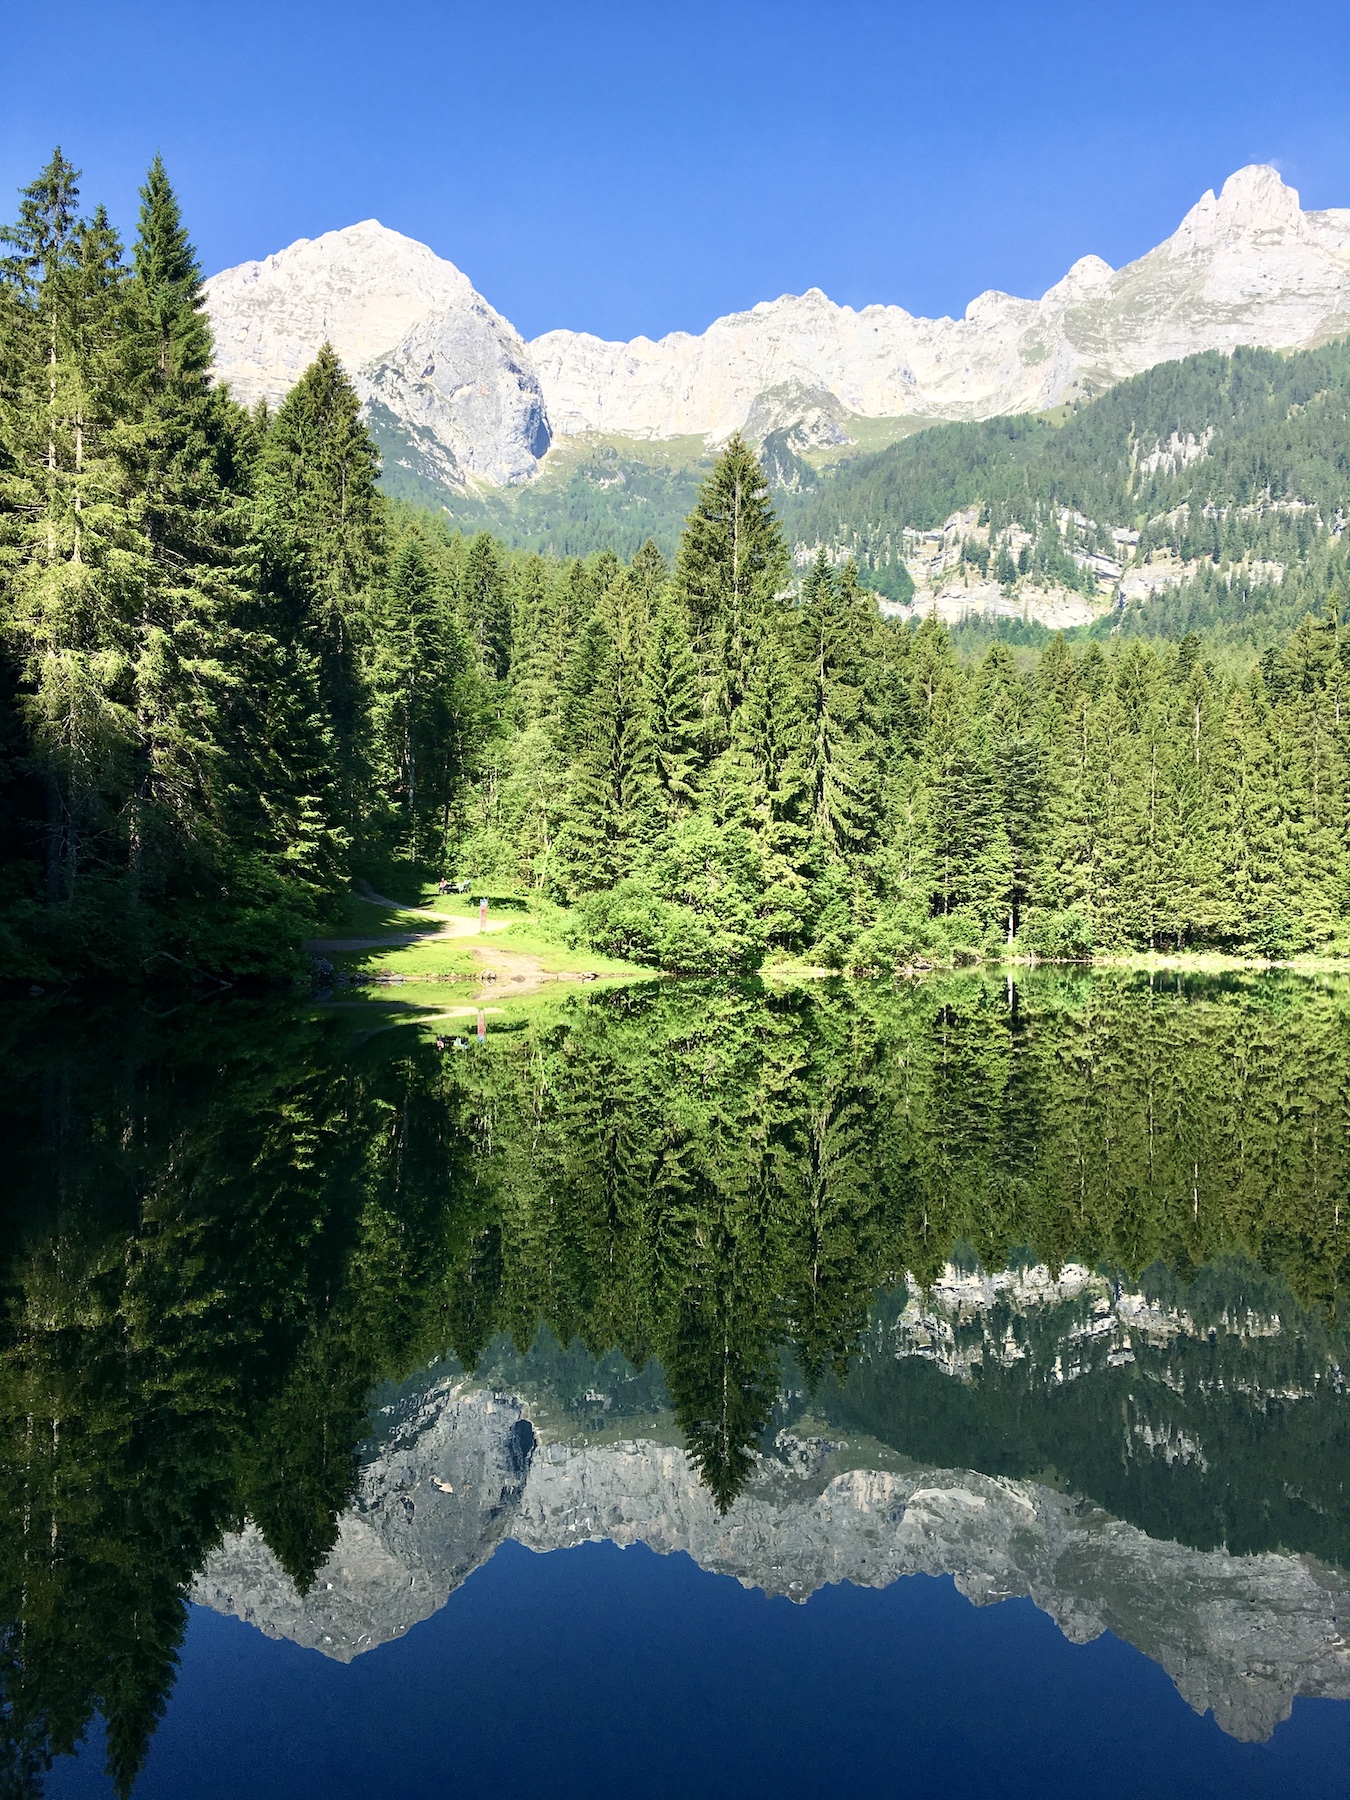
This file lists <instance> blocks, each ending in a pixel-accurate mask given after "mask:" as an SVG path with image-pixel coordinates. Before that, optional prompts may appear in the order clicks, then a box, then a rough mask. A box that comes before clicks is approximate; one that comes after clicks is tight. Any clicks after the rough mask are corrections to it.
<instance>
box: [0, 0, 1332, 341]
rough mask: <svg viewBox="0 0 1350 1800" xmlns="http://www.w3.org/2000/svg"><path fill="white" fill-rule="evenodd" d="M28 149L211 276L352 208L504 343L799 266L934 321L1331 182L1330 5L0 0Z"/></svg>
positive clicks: (618, 329) (686, 319)
mask: <svg viewBox="0 0 1350 1800" xmlns="http://www.w3.org/2000/svg"><path fill="white" fill-rule="evenodd" d="M57 141H59V142H60V143H61V145H62V147H63V148H64V149H65V151H66V153H67V154H68V155H69V156H70V157H71V158H72V159H73V160H74V161H75V162H76V163H77V164H79V165H80V166H81V167H82V168H83V169H84V171H85V180H84V192H85V196H86V198H87V199H88V200H89V201H91V202H92V201H95V200H103V201H105V202H106V203H107V205H108V207H109V209H110V211H111V212H112V213H113V216H114V218H115V219H117V220H118V222H119V223H121V224H122V225H123V226H124V228H125V227H126V226H129V225H130V224H131V223H132V221H133V220H134V216H135V188H136V186H137V185H138V183H139V181H140V179H141V178H142V174H143V171H144V168H145V165H146V163H147V162H148V161H149V159H150V157H151V155H152V154H153V153H154V151H155V150H156V149H157V148H158V149H161V150H162V151H163V153H164V157H165V160H166V162H167V164H168V167H169V172H170V175H171V177H172V178H173V180H174V182H175V184H176V185H177V187H178V189H179V192H180V195H181V198H182V200H183V202H184V205H185V208H186V211H187V215H188V221H189V224H190V226H191V228H192V231H193V234H194V236H195V239H196V242H197V244H198V246H199V248H200V250H201V253H202V257H203V260H204V262H205V264H206V266H207V269H208V270H209V271H214V270H216V269H219V268H223V267H226V266H228V265H229V264H231V263H235V262H239V261H242V260H243V259H245V258H249V257H256V256H263V255H266V254H267V253H268V252H269V251H271V250H275V249H279V248H281V246H283V245H285V244H288V243H290V242H292V241H293V240H294V239H295V238H297V237H313V236H316V235H317V234H318V233H319V232H322V231H327V230H330V229H332V228H333V227H335V226H341V225H347V224H350V223H352V222H353V221H355V220H357V219H364V218H370V217H372V216H373V217H376V218H379V219H381V220H383V221H384V223H385V224H386V225H390V226H393V227H395V228H396V229H397V230H399V231H404V232H407V233H408V234H409V235H410V236H412V237H417V238H420V239H422V240H423V241H424V242H426V243H428V244H430V245H431V246H432V248H433V249H435V250H436V251H438V252H439V253H440V254H441V255H443V256H447V257H449V258H450V259H451V260H452V261H453V262H455V263H457V264H458V265H459V266H460V267H461V268H462V269H463V270H464V271H465V272H466V273H467V274H468V275H469V276H470V278H471V279H472V280H473V282H474V283H475V285H476V286H477V287H478V288H479V290H480V291H481V292H482V293H483V294H485V295H486V296H487V298H488V299H489V300H490V301H491V302H492V304H493V305H494V306H496V307H497V308H498V309H499V310H500V311H501V312H503V313H505V314H506V315H507V317H508V318H510V319H511V320H512V321H513V322H514V323H515V324H516V325H517V326H519V327H520V329H521V330H522V331H524V332H525V333H526V335H527V336H530V335H533V334H535V333H536V332H539V331H543V330H546V329H548V328H549V327H550V326H555V325H567V326H571V327H573V328H576V329H583V330H589V331H596V332H599V333H601V334H602V335H604V336H609V337H628V336H632V335H634V334H636V333H637V332H646V333H648V334H649V335H652V336H657V335H659V334H660V333H662V332H665V331H670V330H674V329H686V330H701V329H702V328H703V327H704V326H705V325H707V324H708V322H709V321H710V320H711V319H713V318H714V317H716V316H717V315H718V314H719V313H724V312H728V311H731V310H733V309H735V308H739V307H744V306H749V305H752V304H753V303H754V302H755V301H756V300H762V299H768V298H772V297H773V296H775V295H777V294H780V293H785V292H800V291H802V290H803V289H804V288H807V287H811V286H818V287H823V288H824V289H825V291H826V292H827V293H828V294H829V295H830V296H831V297H832V298H833V299H835V300H839V301H846V302H848V303H850V304H852V305H855V306H861V305H865V304H867V303H868V302H869V301H876V300H880V301H891V302H898V303H899V304H900V305H902V306H906V307H908V308H909V309H910V310H911V311H913V312H922V313H942V312H955V313H959V312H960V311H962V310H963V309H964V307H965V304H966V302H967V301H968V300H969V299H970V298H971V297H972V296H973V295H975V294H976V293H978V292H980V291H981V290H982V289H984V288H988V287H999V288H1003V289H1006V290H1007V291H1009V292H1013V293H1020V294H1031V295H1036V294H1040V293H1041V292H1043V291H1044V289H1045V288H1046V287H1048V286H1049V285H1050V284H1051V283H1052V282H1053V281H1056V280H1058V278H1059V277H1060V276H1061V275H1062V274H1063V273H1064V271H1065V269H1066V268H1067V267H1068V266H1069V264H1070V263H1071V262H1072V261H1074V259H1075V258H1076V257H1078V256H1080V255H1082V254H1084V253H1086V252H1088V251H1095V252H1096V253H1097V254H1098V255H1101V256H1104V257H1106V258H1107V260H1108V261H1109V262H1111V263H1113V264H1116V265H1119V264H1120V263H1122V262H1125V261H1127V260H1129V258H1131V257H1132V256H1137V255H1139V254H1140V253H1141V252H1142V251H1144V250H1145V249H1147V248H1148V247H1149V246H1150V245H1151V244H1153V243H1155V242H1156V241H1157V240H1158V239H1159V238H1160V237H1163V236H1165V235H1166V234H1167V233H1168V232H1170V231H1171V230H1172V229H1173V228H1174V227H1175V225H1176V224H1177V222H1178V220H1179V219H1180V218H1181V215H1182V214H1183V212H1184V211H1185V210H1186V208H1187V207H1188V206H1189V205H1190V204H1191V203H1192V202H1193V201H1194V200H1195V199H1196V198H1198V196H1199V195H1200V194H1201V193H1202V192H1203V191H1204V189H1205V188H1207V187H1211V186H1217V185H1219V184H1220V183H1221V182H1222V181H1223V179H1224V177H1225V176H1226V175H1228V174H1229V173H1231V171H1232V170H1233V169H1235V168H1238V167H1240V166H1241V165H1242V164H1243V163H1247V162H1256V161H1261V162H1274V163H1276V164H1277V166H1278V167H1279V168H1280V169H1281V170H1282V172H1283V173H1284V175H1285V178H1286V180H1288V181H1291V182H1293V184H1294V185H1295V186H1296V187H1298V188H1299V189H1300V191H1301V193H1302V196H1303V203H1304V205H1305V206H1336V205H1341V206H1350V4H1347V0H1339V3H1338V4H1328V3H1326V0H1306V3H1305V0H1287V3H1285V4H1268V3H1262V4H1253V3H1251V0H1224V3H1217V0H1196V3H1193V4H1188V3H1187V0H1178V3H1173V4H1158V3H1156V0H1142V3H1136V4H1131V5H1128V6H1126V5H1120V4H1116V3H1114V0H1101V3H1098V4H1093V0H1079V3H1077V4H1067V3H1062V0H1022V3H1021V4H1016V5H1012V4H993V3H990V0H985V3H979V0H974V3H966V4H962V3H961V0H947V3H946V4H943V3H942V0H925V3H923V4H913V3H911V0H902V3H895V4H874V3H867V0H833V3H829V4H827V3H825V0H813V3H810V4H798V3H794V0H772V3H763V4H761V3H760V0H715V3H710V4H709V3H705V0H625V3H623V4H610V3H608V0H595V3H591V4H583V3H572V0H551V3H546V4H538V3H535V0H515V3H507V0H480V3H478V4H458V3H454V0H440V3H439V4H438V3H435V0H383V3H382V4H371V3H368V4H365V5H359V4H351V3H349V0H322V3H316V0H175V3H174V4H170V3H168V0H139V3H135V0H63V3H62V4H61V5H59V6H57V5H52V4H48V5H45V6H40V5H36V4H33V0H27V3H26V4H23V5H22V6H21V5H20V4H19V0H0V189H3V190H4V193H3V194H0V205H2V206H3V207H4V208H5V210H6V211H7V212H10V213H12V211H13V207H14V200H13V194H14V190H15V188H17V186H18V185H19V184H20V183H21V182H24V181H26V180H29V179H31V177H32V174H33V173H34V172H35V171H36V169H37V168H38V167H39V166H40V164H41V163H42V162H43V161H44V160H45V159H46V156H47V154H48V153H49V151H50V149H51V146H52V145H53V143H55V142H57Z"/></svg>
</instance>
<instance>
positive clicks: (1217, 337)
mask: <svg viewBox="0 0 1350 1800" xmlns="http://www.w3.org/2000/svg"><path fill="white" fill-rule="evenodd" d="M207 303H208V308H209V311H210V315H211V320H212V324H213V326H214V328H215V333H216V347H217V367H218V370H219V373H220V374H221V375H222V376H223V377H224V378H226V379H228V381H229V382H230V384H231V386H232V387H233V389H234V391H235V392H236V393H237V394H238V395H239V397H240V398H241V399H243V400H246V401H249V402H251V401H254V400H256V399H258V398H260V397H264V396H265V397H266V398H267V399H269V400H272V401H276V400H278V399H280V397H281V396H282V395H283V394H284V393H285V391H286V389H287V388H288V387H289V386H290V385H291V383H292V382H294V380H295V379H296V377H297V376H298V375H299V374H300V372H301V370H302V369H303V368H304V366H305V365H306V364H307V363H308V362H309V360H310V359H311V358H312V356H313V355H314V352H315V351H316V350H317V349H318V347H319V345H320V344H321V343H322V342H323V340H324V339H325V338H329V339H331V341H332V343H333V345H334V347H335V348H336V349H337V351H338V353H339V355H340V356H341V357H342V358H343V360H344V362H345V363H346V364H347V366H348V368H349V369H350V371H351V372H352V374H353V376H354V378H355V380H356V383H357V386H358V388H359V389H360V391H361V394H362V397H363V399H365V400H366V401H367V402H368V404H369V407H370V411H371V416H372V419H373V420H374V421H375V422H376V424H377V427H378V429H379V433H380V436H381V440H382V442H383V443H384V444H385V446H386V454H387V455H392V456H394V457H395V459H396V460H399V461H401V462H404V463H406V464H407V466H408V467H409V468H410V469H416V471H417V472H418V474H419V475H421V476H422V477H424V478H429V479H431V480H432V481H440V482H444V483H449V484H451V485H457V484H463V483H465V482H474V481H479V482H485V483H488V484H496V485H504V484H510V483H515V482H519V481H521V480H523V479H525V478H526V477H528V476H529V475H531V474H533V473H534V472H535V471H536V470H537V469H538V467H539V465H540V461H541V459H542V458H543V457H544V455H545V453H546V452H547V450H548V448H549V445H550V443H551V442H552V440H553V437H554V435H555V434H558V435H563V436H566V435H569V434H570V435H576V434H585V433H609V434H616V435H618V436H621V437H627V438H640V439H660V438H674V437H681V436H685V435H688V434H699V435H702V436H703V437H704V438H705V439H707V440H708V442H709V443H716V442H718V441H719V440H721V439H724V438H725V437H726V436H727V435H728V434H729V433H730V432H732V431H733V430H736V429H738V428H742V427H748V428H749V429H750V430H751V431H752V432H753V433H755V434H756V435H757V437H758V436H763V435H765V434H767V433H770V432H773V431H775V430H784V431H789V432H790V433H794V434H795V435H793V438H792V444H793V447H794V448H799V447H800V446H801V445H822V444H826V445H828V444H838V443H840V442H843V441H846V440H847V437H848V422H849V419H850V417H854V418H857V417H869V418H915V419H971V418H988V417H992V416H994V415H996V414H1001V413H1009V412H1019V411H1023V410H1028V409H1031V410H1035V409H1039V408H1044V407H1049V406H1053V405H1055V404H1057V403H1058V402H1059V401H1061V400H1064V399H1066V398H1068V397H1071V396H1074V395H1078V394H1085V393H1092V392H1099V391H1101V389H1103V388H1105V387H1107V386H1109V385H1110V384H1111V383H1113V382H1116V381H1119V380H1121V379H1122V378H1124V377H1126V376H1129V375H1133V374H1137V373H1139V372H1140V371H1142V370H1144V369H1147V368H1151V367H1152V366H1153V365H1154V364H1155V363H1159V362H1165V361H1168V360H1170V359H1171V358H1174V357H1180V356H1186V355H1189V354H1190V353H1191V352H1193V351H1197V350H1207V349H1218V350H1231V349H1232V348H1233V347H1235V346H1236V345H1238V344H1256V345H1266V346H1271V347H1275V348H1293V347H1298V346H1305V345H1313V344H1317V343H1321V342H1324V341H1326V340H1327V339H1328V338H1330V337H1333V336H1336V335H1338V334H1341V333H1344V332H1347V331H1350V210H1344V209H1343V210H1335V211H1327V212H1306V213H1305V212H1303V211H1302V210H1301V209H1300V207H1299V201H1298V195H1297V194H1296V193H1295V191H1294V190H1293V189H1292V188H1290V187H1288V186H1286V185H1285V183H1284V182H1283V181H1282V180H1281V179H1280V177H1279V175H1278V174H1277V173H1276V172H1275V171H1274V170H1273V169H1270V168H1265V167H1260V166H1254V167H1251V168H1246V169H1241V170H1239V171H1238V172H1237V173H1236V174H1235V175H1232V176H1231V177H1230V178H1229V179H1228V181H1227V182H1226V183H1225V184H1224V187H1223V190H1222V192H1221V193H1220V194H1218V195H1215V194H1214V193H1212V192H1211V193H1207V194H1206V195H1205V196H1204V197H1203V198H1202V199H1201V200H1200V201H1199V202H1198V203H1197V204H1196V205H1195V206H1194V207H1193V208H1192V209H1191V211H1190V212H1189V213H1188V214H1187V215H1186V217H1185V219H1183V221H1182V223H1181V225H1180V227H1179V228H1178V229H1177V231H1176V232H1175V233H1174V234H1173V235H1172V236H1171V237H1170V238H1168V239H1167V241H1166V242H1165V243H1163V244H1161V245H1159V246H1158V248H1157V249H1155V250H1151V251H1150V252H1149V253H1148V254H1147V255H1146V256H1143V257H1141V258H1140V259H1139V260H1138V261H1137V262H1133V263H1130V264H1128V265H1127V266H1126V267H1125V268H1122V269H1119V270H1112V269H1111V268H1110V267H1109V266H1108V265H1107V264H1106V263H1105V262H1103V261H1102V260H1101V258H1100V257H1095V256H1085V257H1083V258H1082V259H1081V260H1080V261H1079V262H1077V263H1075V264H1074V266H1073V268H1072V269H1070V270H1069V272H1068V274H1067V275H1066V276H1065V277H1064V278H1063V280H1062V281H1059V282H1057V283H1056V285H1055V286H1054V287H1052V288H1051V289H1050V290H1049V292H1048V293H1046V294H1044V295H1042V297H1041V298H1040V299H1039V300H1024V299H1017V298H1015V297H1013V296H1011V295H1008V294H1002V293H987V294H981V295H980V296H979V297H978V298H977V299H975V300H972V301H971V303H970V305H969V306H968V307H967V308H966V312H965V316H964V317H963V318H961V319H945V318H944V319H923V318H917V317H915V316H913V315H912V314H910V313H908V312H906V311H905V310H904V309H903V307H899V306H867V307H864V308H863V309H862V310H861V311H855V310H854V309H853V308H851V307H847V306H837V305H835V303H834V302H833V301H831V300H830V299H828V298H827V297H826V295H825V294H824V293H822V292H821V290H820V289H819V288H812V289H810V290H809V291H808V292H807V293H805V294H801V295H791V294H789V295H784V296H783V297H782V298H780V299H777V300H770V301H765V302H762V303H761V304H760V305H758V306H755V307H753V308H752V309H751V310H750V311H749V312H744V313H734V314H731V315H729V316H728V317H726V318H722V319H718V320H716V321H715V322H714V323H713V324H712V325H710V326H709V327H708V329H707V330H706V331H704V332H702V333H701V334H699V335H693V334H690V333H688V332H674V333H672V334H671V335H670V336H668V337H664V338H661V339H660V340H659V341H656V342H653V341H652V340H650V339H648V338H644V337H638V338H634V339H633V340H632V341H631V342H629V343H609V342H606V341H604V340H602V339H600V338H596V337H592V336H590V335H589V334H587V333H585V332H574V331H550V332H546V333H545V334H544V335H543V336H542V337H538V338H536V339H534V341H533V342H532V343H530V344H528V345H527V344H525V343H524V342H523V341H522V340H521V338H520V336H519V335H518V334H517V333H516V331H515V330H514V329H513V328H512V326H511V325H509V324H508V323H507V321H506V320H505V319H503V318H501V317H500V316H499V315H498V314H497V313H496V312H494V311H493V309H492V308H491V307H490V306H489V305H488V303H487V302H486V301H485V300H484V299H483V298H482V297H481V296H480V295H479V294H477V293H476V292H475V291H474V289H473V287H472V286H471V284H470V283H469V281H468V279H467V277H466V276H464V275H463V274H461V273H460V271H459V270H458V269H457V268H455V267H454V265H453V264H451V263H448V262H445V261H443V260H442V259H441V258H439V257H437V256H436V255H435V254H434V253H433V252H432V251H430V250H429V249H427V248H426V246H425V245H422V244H418V243H415V242H414V241H413V240H412V239H410V238H406V237H401V236H400V235H399V234H398V233H397V232H394V231H389V230H387V229H386V228H385V227H384V226H382V225H379V224H377V223H376V222H375V221H374V220H367V221H366V222H365V223H364V224H361V225H353V226H350V227H348V228H347V229H346V230H343V231H333V232H328V233H326V234H325V235H324V236H323V237H320V238H316V239H314V240H312V241H310V240H307V239H301V240H300V242H298V243H296V244H292V245H291V246H290V248H289V249H286V250H282V251H280V252H278V253H277V254H276V255H274V256H269V257H267V258H266V259H264V260H263V261H262V262H257V263H245V264H242V265H241V266H240V267H238V268H235V269H227V270H226V271H224V273H222V274H220V275H217V276H215V277H214V278H213V279H212V280H211V281H210V282H209V283H208V285H207Z"/></svg>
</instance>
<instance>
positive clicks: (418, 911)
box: [305, 887, 532, 962]
mask: <svg viewBox="0 0 1350 1800" xmlns="http://www.w3.org/2000/svg"><path fill="white" fill-rule="evenodd" d="M361 898H362V899H363V900H369V901H370V902H371V903H372V904H373V905H375V906H384V907H388V909H389V911H390V912H400V913H411V914H412V915H413V917H414V918H417V919H425V920H426V922H427V927H428V929H427V930H425V931H391V932H387V933H386V934H385V935H384V936H383V937H345V938H339V937H332V938H306V940H305V949H306V950H308V951H310V952H311V953H313V954H315V955H320V956H333V955H340V954H341V953H342V952H343V951H346V950H400V949H402V948H404V946H406V945H408V944H430V943H434V942H435V941H436V940H437V939H438V938H462V937H477V936H479V925H478V921H477V919H474V918H469V919H457V918H454V917H453V916H451V915H450V914H447V913H439V912H436V911H434V910H433V909H432V908H431V907H429V906H404V905H403V904H402V903H401V902H400V901H398V900H391V899H390V898H389V897H388V895H387V894H377V893H376V892H375V890H374V888H372V887H367V888H365V889H364V891H363V892H362V894H361ZM510 923H511V921H510V919H489V920H488V922H487V925H486V926H485V927H484V928H483V929H484V930H486V931H505V930H506V928H507V926H508V925H509V924H510ZM499 954H504V953H502V952H499ZM516 960H517V961H521V962H529V961H531V960H532V959H531V958H529V957H520V958H517V959H516Z"/></svg>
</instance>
